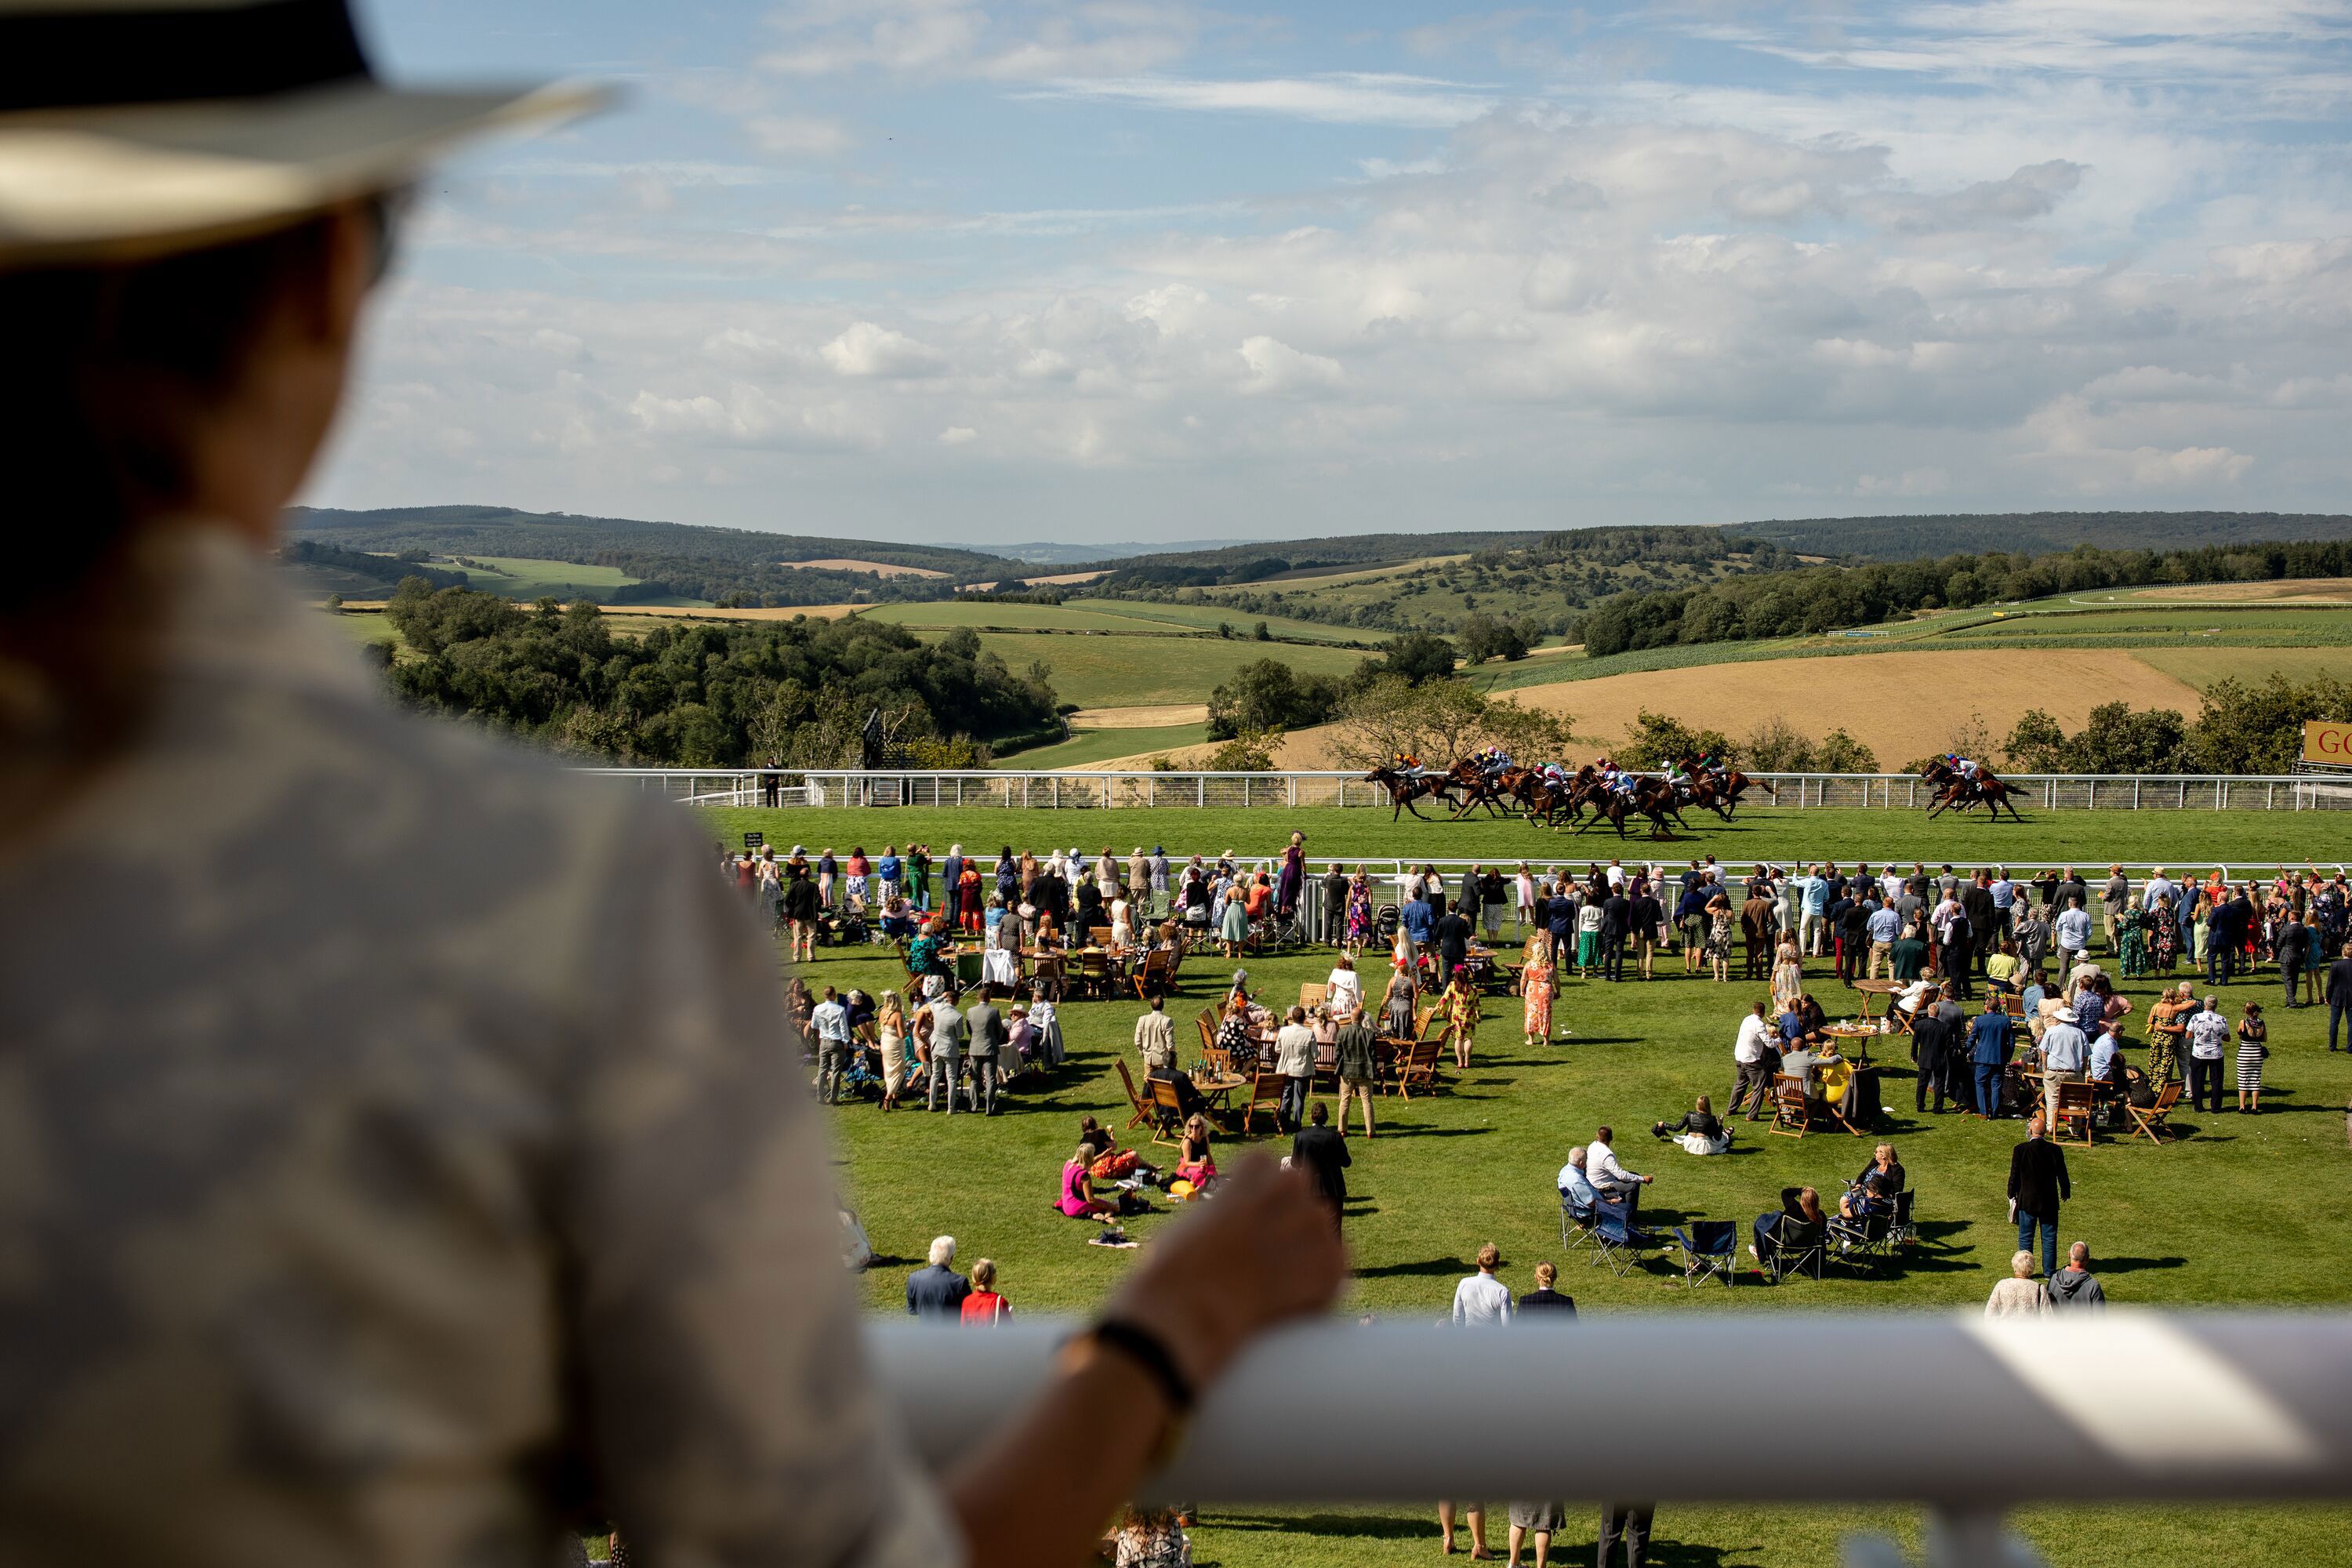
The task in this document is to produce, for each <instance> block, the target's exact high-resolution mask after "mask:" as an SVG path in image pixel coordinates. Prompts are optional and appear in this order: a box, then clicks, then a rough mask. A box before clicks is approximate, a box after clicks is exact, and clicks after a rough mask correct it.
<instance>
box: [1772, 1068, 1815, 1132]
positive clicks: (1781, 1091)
mask: <svg viewBox="0 0 2352 1568" xmlns="http://www.w3.org/2000/svg"><path fill="white" fill-rule="evenodd" d="M1812 1125H1813V1103H1812V1101H1811V1100H1808V1099H1807V1098H1806V1097H1805V1080H1804V1079H1801V1078H1798V1077H1797V1076H1795V1075H1794V1074H1792V1073H1785V1072H1779V1073H1774V1074H1773V1075H1772V1126H1771V1131H1775V1132H1779V1133H1781V1134H1783V1135H1784V1136H1787V1137H1790V1138H1802V1137H1803V1136H1804V1135H1805V1134H1806V1133H1807V1132H1808V1131H1811V1128H1812Z"/></svg>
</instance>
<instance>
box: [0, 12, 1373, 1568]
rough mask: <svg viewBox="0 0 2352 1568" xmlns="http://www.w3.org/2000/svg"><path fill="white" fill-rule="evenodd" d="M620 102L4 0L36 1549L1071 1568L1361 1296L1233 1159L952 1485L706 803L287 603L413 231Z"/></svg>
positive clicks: (9, 445) (220, 15)
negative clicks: (1242, 1395) (494, 157)
mask: <svg viewBox="0 0 2352 1568" xmlns="http://www.w3.org/2000/svg"><path fill="white" fill-rule="evenodd" d="M589 99H590V95H588V94H584V93H582V92H579V91H576V90H570V89H557V90H553V91H541V92H529V91H515V90H509V91H502V92H488V91H484V92H465V93H425V92H406V91H400V90H396V89H391V88H388V87H385V86H384V85H383V84H381V83H379V82H377V81H376V80H375V79H373V77H372V76H371V75H370V74H369V72H368V68H367V64H366V61H365V59H364V58H363V56H362V52H361V49H360V47H359V43H358V40H357V38H356V37H355V35H354V33H353V30H352V23H351V19H350V17H349V16H347V15H346V14H345V12H344V9H343V4H342V0H140V3H139V4H136V5H131V4H125V3H123V0H0V342H5V344H6V346H7V348H6V352H7V356H8V371H9V374H8V375H7V376H6V377H5V379H4V380H0V385H5V391H0V458H5V469H6V472H7V474H8V483H9V488H10V500H11V501H12V503H13V510H12V517H13V519H14V520H15V523H16V526H15V527H14V528H12V530H11V531H10V539H9V542H10V546H11V559H10V570H9V572H8V573H7V574H6V575H5V581H4V582H0V1017H5V1019H6V1020H7V1026H6V1046H5V1064H6V1070H5V1074H0V1128H5V1129H8V1130H9V1131H8V1132H7V1133H6V1135H5V1139H4V1140H0V1146H4V1147H5V1158H4V1159H0V1257H5V1258H6V1259H7V1265H6V1268H5V1270H0V1321H5V1324H6V1327H7V1331H6V1333H5V1336H0V1562H5V1563H10V1564H63V1563H101V1562H108V1563H111V1562H154V1563H162V1562H180V1561H205V1562H222V1563H226V1562H236V1563H319V1564H339V1563H362V1562H370V1563H375V1562H420V1563H421V1562H452V1561H458V1560H463V1561H466V1562H468V1563H517V1564H524V1563H528V1564H532V1565H534V1568H536V1565H538V1564H541V1563H547V1562H551V1561H553V1560H554V1552H555V1546H556V1543H557V1542H558V1541H559V1540H560V1539H562V1537H564V1536H565V1535H566V1534H567V1533H569V1534H570V1535H571V1538H572V1541H573V1542H574V1546H575V1550H576V1542H577V1532H578V1531H579V1530H580V1529H582V1528H583V1527H585V1526H586V1525H587V1524H588V1523H589V1522H590V1521H592V1520H593V1521H605V1522H610V1523H613V1524H616V1525H618V1526H619V1528H620V1529H621V1530H622V1531H624V1532H625V1534H626V1536H627V1537H628V1538H629V1539H630V1540H631V1542H633V1543H634V1544H635V1545H636V1546H638V1547H639V1548H640V1549H641V1550H642V1551H644V1552H646V1554H647V1555H648V1556H650V1557H653V1558H655V1559H656V1560H662V1559H667V1560H674V1561H717V1560H719V1559H721V1558H740V1557H742V1556H744V1555H746V1554H747V1553H754V1552H756V1553H758V1554H764V1555H769V1556H772V1557H774V1558H776V1559H778V1560H781V1561H789V1562H803V1563H843V1564H852V1565H860V1568H862V1565H866V1564H898V1563H909V1564H911V1563H945V1562H953V1561H956V1560H957V1559H958V1558H960V1557H961V1558H962V1559H964V1560H965V1561H968V1562H971V1563H975V1564H980V1565H982V1568H989V1565H993V1564H999V1563H1003V1564H1008V1565H1009V1564H1011V1563H1033V1562H1076V1561H1078V1560H1079V1559H1081V1558H1082V1557H1084V1556H1085V1555H1086V1552H1087V1549H1088V1548H1089V1547H1090V1546H1091V1545H1092V1542H1093V1538H1094V1533H1095V1531H1096V1529H1097V1527H1098V1526H1099V1524H1100V1522H1101V1521H1102V1520H1103V1519H1105V1518H1108V1516H1109V1514H1110V1512H1111V1510H1112V1507H1113V1505H1114V1504H1115V1502H1116V1501H1117V1500H1118V1499H1120V1498H1123V1497H1125V1496H1127V1495H1128V1494H1129V1491H1130V1490H1131V1489H1132V1488H1133V1486H1134V1483H1135V1481H1136V1479H1137V1478H1138V1476H1139V1474H1140V1472H1141V1469H1142V1467H1143V1465H1144V1463H1145V1461H1146V1458H1147V1457H1148V1456H1149V1455H1150V1454H1151V1453H1152V1452H1153V1451H1154V1450H1155V1448H1156V1447H1157V1446H1158V1445H1159V1444H1160V1441H1161V1439H1162V1436H1163V1435H1164V1433H1165V1431H1166V1429H1167V1426H1168V1424H1169V1423H1170V1422H1171V1421H1172V1420H1174V1419H1176V1418H1178V1417H1180V1416H1181V1415H1182V1413H1183V1410H1184V1407H1185V1406H1186V1405H1188V1404H1189V1403H1190V1401H1191V1397H1192V1393H1193V1391H1194V1390H1196V1389H1197V1388H1199V1387H1200V1386H1202V1384H1205V1383H1206V1382H1207V1381H1208V1380H1209V1379H1211V1378H1213V1376H1215V1375H1216V1373H1218V1372H1219V1370H1220V1369H1221V1368H1222V1367H1223V1365H1224V1364H1225V1363H1226V1362H1227V1361H1228V1360H1229V1359H1230V1358H1231V1356H1232V1355H1233V1354H1234V1352H1235V1351H1236V1350H1237V1349H1238V1348H1239V1347H1240V1345H1241V1343H1242V1342H1244V1340H1245V1339H1246V1338H1247V1337H1248V1336H1249V1335H1251V1334H1252V1333H1254V1332H1255V1331H1257V1330H1258V1329H1259V1328H1261V1327H1263V1326H1265V1324H1267V1323H1270V1322H1272V1321H1276V1320H1277V1319H1280V1318H1284V1317H1287V1316H1290V1315H1293V1314H1295V1313H1297V1312H1301V1311H1307V1310H1315V1309H1317V1308H1318V1307H1320V1306H1322V1305H1323V1304H1324V1303H1325V1302H1326V1301H1328V1300H1329V1299H1330V1296H1331V1294H1332V1292H1333V1290H1334V1289H1336V1287H1337V1284H1338V1281H1339V1271H1340V1260H1339V1247H1338V1244H1337V1243H1336V1241H1334V1240H1333V1239H1332V1238H1331V1232H1330V1226H1329V1223H1328V1218H1327V1217H1326V1216H1325V1212H1324V1211H1323V1210H1322V1209H1321V1208H1320V1206H1319V1205H1318V1203H1317V1201H1316V1199H1315V1198H1314V1196H1313V1195H1312V1194H1311V1192H1310V1190H1309V1189H1308V1187H1307V1184H1306V1182H1305V1180H1304V1178H1303V1177H1299V1178H1293V1177H1291V1176H1288V1175H1286V1174H1281V1173H1276V1172H1274V1171H1272V1170H1271V1169H1270V1168H1269V1169H1266V1170H1264V1171H1262V1172H1261V1173H1259V1174H1258V1176H1256V1177H1255V1178H1247V1177H1244V1178H1241V1179H1236V1180H1235V1181H1234V1182H1233V1183H1231V1184H1229V1185H1228V1186H1227V1188H1226V1189H1225V1190H1224V1193H1223V1196H1221V1198H1220V1200H1219V1201H1218V1202H1217V1203H1216V1204H1215V1205H1208V1206H1207V1207H1206V1209H1205V1211H1204V1213H1203V1214H1202V1215H1200V1216H1199V1218H1200V1219H1201V1220H1202V1221H1204V1222H1205V1223H1201V1224H1194V1223H1190V1222H1188V1223H1186V1224H1184V1225H1181V1226H1177V1227H1176V1228H1174V1229H1173V1230H1171V1231H1170V1232H1169V1233H1167V1234H1166V1235H1164V1236H1162V1237H1160V1238H1159V1239H1157V1240H1156V1241H1155V1242H1154V1245H1153V1247H1152V1248H1151V1251H1150V1256H1149V1257H1148V1258H1145V1259H1144V1260H1143V1262H1142V1264H1141V1265H1140V1266H1139V1268H1136V1269H1134V1270H1133V1271H1132V1272H1131V1273H1129V1276H1128V1281H1127V1284H1126V1285H1125V1286H1124V1287H1123V1288H1122V1289H1121V1291H1120V1293H1119V1294H1118V1296H1117V1297H1116V1298H1115V1300H1113V1302H1112V1304H1111V1306H1110V1308H1109V1310H1108V1314H1107V1316H1106V1317H1105V1319H1104V1320H1103V1321H1101V1322H1099V1323H1098V1324H1097V1326H1096V1327H1095V1329H1094V1330H1093V1331H1090V1332H1089V1333H1087V1334H1084V1335H1082V1336H1080V1338H1079V1339H1078V1340H1077V1341H1076V1342H1075V1343H1074V1344H1073V1346H1072V1347H1071V1348H1070V1349H1069V1350H1068V1351H1066V1352H1065V1354H1064V1356H1063V1358H1062V1360H1061V1361H1060V1363H1058V1364H1059V1367H1060V1369H1061V1370H1060V1371H1059V1372H1058V1373H1056V1375H1055V1380H1054V1381H1053V1383H1052V1384H1049V1386H1048V1388H1047V1389H1046V1391H1045V1393H1044V1394H1042V1395H1041V1396H1040V1397H1039V1399H1038V1401H1037V1402H1036V1403H1035V1404H1034V1405H1032V1406H1030V1407H1029V1408H1028V1409H1027V1410H1025V1411H1024V1412H1021V1413H1018V1414H1015V1415H1013V1416H1012V1417H1011V1418H1010V1419H1009V1420H1008V1421H1007V1422H1006V1423H1005V1424H1004V1426H1003V1429H1002V1430H1001V1432H1000V1433H999V1434H998V1435H997V1437H996V1439H995V1440H994V1442H993V1443H992V1444H991V1445H988V1446H985V1447H981V1448H978V1449H975V1450H972V1451H970V1452H967V1453H966V1454H965V1455H964V1456H963V1463H962V1464H961V1467H960V1468H959V1471H958V1477H957V1479H956V1481H955V1483H954V1484H953V1486H952V1487H951V1488H950V1489H948V1490H947V1491H946V1492H945V1493H942V1492H941V1491H940V1490H939V1489H937V1487H936V1485H935V1483H934V1482H933V1481H931V1480H930V1479H928V1478H927V1477H926V1476H925V1475H924V1474H923V1473H921V1472H920V1471H919V1469H917V1468H915V1466H914V1465H913V1463H912V1462H911V1460H910V1459H909V1458H908V1457H907V1456H908V1454H909V1452H910V1449H909V1447H908V1444H907V1443H906V1442H905V1440H904V1439H903V1437H901V1436H899V1435H898V1433H897V1432H896V1431H895V1429H894V1427H895V1422H894V1420H893V1418H892V1417H891V1415H890V1414H889V1413H888V1412H887V1411H886V1410H885V1408H884V1407H883V1405H882V1402H881V1400H880V1399H879V1398H878V1397H877V1394H876V1392H875V1390H874V1385H873V1382H872V1379H871V1377H870V1375H869V1373H867V1371H866V1368H865V1367H864V1365H863V1364H862V1363H861V1362H860V1361H859V1359H858V1349H859V1344H860V1336H859V1334H858V1332H857V1331H856V1321H857V1314H856V1307H855V1304H854V1301H853V1298H852V1293H851V1291H850V1289H848V1286H847V1284H846V1282H845V1280H844V1279H842V1275H841V1270H840V1268H839V1267H838V1264H837V1261H836V1260H837V1258H838V1245H839V1243H838V1236H837V1233H836V1222H835V1215H836V1213H837V1205H836V1203H835V1200H834V1199H833V1197H832V1194H831V1193H830V1191H829V1181H828V1173H827V1171H826V1168H825V1151H824V1141H823V1140H822V1139H821V1138H819V1137H816V1136H815V1135H814V1131H813V1129H812V1127H811V1124H810V1122H809V1121H808V1110H807V1092H806V1087H805V1084H804V1083H795V1082H794V1078H795V1073H796V1064H797V1062H798V1060H799V1057H800V1052H799V1050H798V1049H797V1047H796V1043H795V1042H793V1041H792V1040H791V1039H790V1038H789V1037H788V1036H787V1033H786V1026H785V1025H784V1023H783V1019H782V1007H781V1005H779V1003H780V998H779V995H778V993H777V989H776V983H775V958H774V950H773V948H772V946H771V945H769V944H768V943H767V942H765V941H763V940H762V939H761V937H760V936H759V934H758V933H757V932H756V931H754V929H753V928H752V926H751V923H750V922H749V921H746V920H745V919H744V918H743V913H742V909H741V906H740V902H739V901H738V900H733V899H730V897H728V896H727V895H726V894H725V893H723V892H722V891H720V890H719V889H718V888H717V887H715V886H713V885H712V881H711V879H710V877H709V874H708V868H707V867H706V866H705V865H704V864H703V860H702V852H703V845H702V843H701V841H700V840H699V839H698V837H697V836H696V834H695V831H694V830H693V829H692V828H691V826H689V821H690V819H689V818H688V817H687V816H683V815H681V814H676V813H673V812H671V811H669V810H668V809H667V807H662V806H657V805H640V804H639V803H638V802H637V801H636V800H635V798H634V797H625V796H621V795H612V796H604V795H593V794H585V793H583V786H579V785H577V784H571V783H568V782H567V781H566V780H565V778H564V777H563V776H562V774H561V773H559V772H557V771H556V770H554V769H552V768H551V767H549V766H547V765H545V764H543V763H539V762H536V761H532V760H529V759H526V758H524V757H522V756H520V755H518V754H509V753H507V752H501V751H499V750H498V749H496V748H495V747H493V746H492V745H491V744H490V743H489V742H487V741H485V740H483V739H481V738H479V737H478V736H476V735H473V734H471V733H468V732H467V731H461V730H459V729H457V728H456V727H451V726H443V725H439V724H434V723H430V722H427V721H423V720H418V719H413V718H409V717H406V716H404V715H401V714H399V713H396V712H394V710H392V709H391V708H390V707H389V706H388V705H386V704H385V703H384V702H383V700H381V698H380V696H379V693H378V690H377V689H376V687H375V683H374V680H373V677H372V676H371V675H370V674H369V673H368V672H367V671H366V670H365V669H364V668H362V666H361V665H360V664H359V662H358V661H357V660H356V659H355V658H352V652H351V650H350V649H349V647H346V646H343V645H342V644H341V639H339V638H338V637H335V636H334V634H333V632H332V630H331V627H329V626H326V625H325V624H324V623H323V621H321V620H320V618H319V617H317V616H314V615H311V614H309V613H307V612H304V611H302V610H300V609H299V607H297V606H296V605H294V604H293V603H292V602H291V601H290V600H289V598H288V597H287V596H286V595H285V594H284V593H283V591H282V590H281V588H280V586H279V584H278V579H277V578H276V577H275V575H274V568H273V567H272V566H271V564H270V563H269V561H268V551H269V550H270V548H271V547H272V545H273V544H274V542H275V533H276V529H277V524H278V515H279V513H280V511H281V510H282V509H283V508H284V507H285V506H286V504H287V502H288V501H289V500H290V499H291V498H292V497H293V496H294V495H295V494H296V493H297V491H298V489H299V487H300V485H301V483H302V480H303V478H304V476H305V474H306V473H307V472H308V471H309V469H310V464H311V462H312V460H313V459H314V458H315V457H316V456H317V453H318V450H319V447H320V444H321V442H322V441H323V440H324V439H325V437H326V435H327V432H328V430H329V427H330V426H331V424H332V422H333V419H334V416H335V413H336V410H337V407H338V405H339V403H340V401H341V395H342V390H343V386H344V383H345V380H346V377H347V375H348V373H349V370H350V365H351V359H352V348H353V343H354V341H355V339H356V337H357V334H358V331H359V323H360V319H361V315H362V306H363V304H364V302H365V300H366V298H367V295H368V293H369V289H370V286H371V284H372V283H373V280H374V279H375V278H376V276H377V275H378V274H379V273H380V271H381V270H382V268H383V262H384V258H385V257H386V255H387V252H388V249H389V241H390V238H391V234H392V221H391V219H392V213H393V209H394V207H395V206H396V205H397V203H396V201H395V200H394V195H395V194H396V193H397V192H398V191H400V190H401V189H402V188H403V187H404V184H406V183H407V182H408V181H410V180H411V179H412V178H413V177H414V175H415V171H416V169H417V167H418V165H419V163H420V161H421V160H422V159H424V158H425V156H426V155H427V154H429V153H433V152H435V151H436V150H438V149H440V148H442V147H445V146H446V145H449V144H451V143H453V142H456V141H457V139H458V138H460V137H461V136H463V135H465V134H467V133H469V132H477V131H479V130H481V129H483V128H485V127H488V126H491V125H495V124H499V123H501V122H508V121H524V120H530V119H544V118H547V117H550V116H552V115H554V114H557V113H560V112H568V111H572V110H578V109H580V108H582V107H583V106H584V105H585V104H586V103H587V102H588V101H589ZM126 888H136V889H139V896H138V897H137V898H134V899H125V898H124V897H123V889H126ZM1108 1408H1117V1409H1119V1410H1121V1411H1123V1412H1132V1413H1135V1414H1136V1415H1137V1416H1138V1418H1136V1419H1132V1420H1129V1419H1122V1420H1120V1421H1118V1422H1115V1423H1111V1424H1108V1426H1106V1425H1105V1424H1103V1423H1102V1422H1100V1421H1099V1420H1098V1419H1097V1413H1098V1412H1099V1411H1101V1410H1104V1409H1108ZM1041 1459H1042V1460H1043V1462H1042V1463H1041V1462H1040V1461H1041ZM959 1535H960V1536H961V1542H958V1541H957V1540H956V1539H955V1538H956V1537H957V1536H959Z"/></svg>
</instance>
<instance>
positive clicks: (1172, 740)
mask: <svg viewBox="0 0 2352 1568" xmlns="http://www.w3.org/2000/svg"><path fill="white" fill-rule="evenodd" d="M1208 738H1209V727H1208V726H1207V725H1206V724H1158V725H1152V726H1150V727H1148V728H1145V729H1139V730H1081V731H1077V732H1076V734H1074V735H1072V736H1071V737H1070V738H1069V739H1068V740H1066V741H1065V742H1062V743H1061V744H1060V745H1058V746H1038V747H1035V748H1034V749H1033V750H1030V751H1026V752H1013V754H1012V755H1011V756H1009V757H999V758H997V759H996V765H997V766H998V767H1000V768H1018V769H1020V770H1022V771H1024V772H1027V771H1029V770H1032V769H1044V768H1083V767H1087V766H1089V765H1091V764H1093V763H1100V762H1108V761H1109V760H1110V759H1111V758H1113V757H1134V756H1141V755H1142V754H1144V753H1145V752H1165V751H1172V750H1174V749H1175V748H1177V747H1180V746H1197V745H1199V744H1200V743H1201V742H1203V741H1205V740H1207V739H1208Z"/></svg>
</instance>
